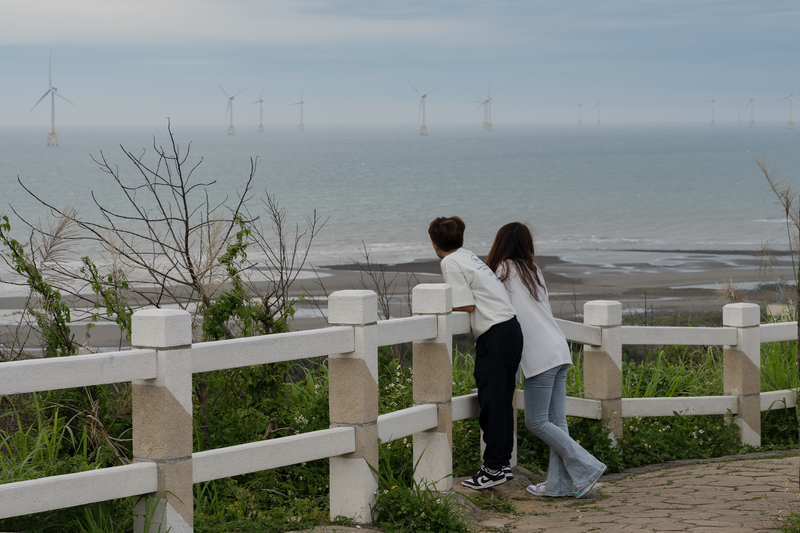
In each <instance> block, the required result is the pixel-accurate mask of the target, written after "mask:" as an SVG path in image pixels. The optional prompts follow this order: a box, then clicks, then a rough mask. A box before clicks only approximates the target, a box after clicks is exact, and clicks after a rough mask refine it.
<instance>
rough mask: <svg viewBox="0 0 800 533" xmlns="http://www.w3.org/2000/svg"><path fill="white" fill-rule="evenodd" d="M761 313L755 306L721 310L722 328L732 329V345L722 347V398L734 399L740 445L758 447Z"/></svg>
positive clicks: (741, 304)
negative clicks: (730, 397) (733, 340)
mask: <svg viewBox="0 0 800 533" xmlns="http://www.w3.org/2000/svg"><path fill="white" fill-rule="evenodd" d="M760 322H761V311H760V308H759V307H758V305H756V304H746V303H736V304H728V305H726V306H725V307H723V308H722V325H723V326H725V327H730V328H736V339H737V342H736V345H735V346H723V349H722V354H723V365H724V371H723V387H724V389H725V396H736V399H737V402H736V403H737V405H738V410H739V412H738V414H737V416H736V425H737V426H739V435H740V437H741V439H742V444H750V445H752V446H761V334H760V330H759V327H758V326H759V324H760Z"/></svg>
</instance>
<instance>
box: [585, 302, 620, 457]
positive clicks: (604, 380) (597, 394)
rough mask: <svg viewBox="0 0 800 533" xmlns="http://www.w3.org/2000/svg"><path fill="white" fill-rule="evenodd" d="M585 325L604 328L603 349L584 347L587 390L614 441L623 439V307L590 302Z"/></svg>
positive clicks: (602, 329)
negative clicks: (596, 401) (597, 402)
mask: <svg viewBox="0 0 800 533" xmlns="http://www.w3.org/2000/svg"><path fill="white" fill-rule="evenodd" d="M583 322H584V324H589V325H592V326H599V327H600V329H601V337H600V342H601V344H600V346H590V345H588V344H587V345H585V346H584V347H583V390H584V396H585V397H586V398H593V399H595V400H600V416H601V419H602V421H603V425H604V426H606V427H607V428H609V429H610V430H611V435H610V438H611V440H612V441H614V442H616V440H617V439H618V438H620V437H622V339H621V336H620V334H621V332H622V330H621V329H620V328H621V326H622V304H621V303H619V302H614V301H608V300H595V301H592V302H586V303H585V304H584V306H583Z"/></svg>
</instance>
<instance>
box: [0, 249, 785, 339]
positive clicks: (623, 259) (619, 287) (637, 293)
mask: <svg viewBox="0 0 800 533" xmlns="http://www.w3.org/2000/svg"><path fill="white" fill-rule="evenodd" d="M431 255H433V254H431ZM537 263H538V264H539V265H540V267H541V268H542V270H543V272H544V277H545V280H546V282H547V287H548V290H549V292H550V302H551V306H552V308H553V313H554V314H555V315H556V316H558V317H561V318H565V319H577V320H580V319H581V312H582V310H583V304H584V303H585V302H587V301H590V300H616V301H619V302H622V305H623V312H624V313H626V314H628V315H632V316H641V315H642V314H643V313H644V311H645V309H646V310H647V312H648V313H650V312H652V313H654V314H656V315H674V314H678V313H679V314H682V315H685V314H687V313H694V312H698V311H708V310H720V309H721V308H722V306H723V305H724V304H725V303H726V302H725V301H723V300H722V299H721V298H720V296H719V294H718V290H719V289H720V288H721V287H723V286H725V285H726V284H727V283H728V282H729V281H730V282H731V283H733V284H734V286H736V287H737V288H739V289H741V290H743V292H744V295H745V298H746V299H747V300H748V301H751V302H755V303H759V304H762V305H763V304H765V303H773V302H775V301H776V300H778V298H777V294H776V292H775V291H774V290H765V289H764V288H763V287H761V286H762V285H764V284H774V283H775V282H776V281H777V280H778V279H779V278H780V276H783V278H784V279H788V280H791V279H793V278H792V271H791V262H790V259H789V258H788V257H786V256H784V257H782V258H781V259H780V260H779V261H778V262H777V263H776V265H777V266H776V268H774V269H773V270H771V271H765V270H763V269H762V268H760V264H759V263H760V261H759V259H758V257H756V255H755V253H750V252H747V251H729V252H719V251H702V250H692V251H670V250H658V251H649V252H642V251H619V252H608V251H597V252H592V251H582V252H580V253H577V254H571V255H570V260H569V261H567V260H564V259H562V258H561V257H557V256H552V255H551V256H547V255H543V256H540V257H537ZM375 272H377V273H379V274H380V273H381V272H382V275H383V280H384V281H383V282H381V284H382V285H384V286H386V287H387V291H386V292H388V293H390V294H391V298H390V309H391V315H392V316H393V317H401V316H409V315H410V309H409V303H408V295H409V294H410V292H411V289H412V288H413V287H414V286H415V285H416V284H418V283H442V282H443V281H444V280H443V278H442V275H441V270H440V268H439V261H438V259H436V258H435V257H431V258H430V259H425V260H418V261H413V262H409V263H400V264H386V265H376V270H375ZM317 275H319V277H317ZM364 288H367V289H371V290H375V283H374V282H373V280H372V279H371V278H370V277H369V276H368V275H367V274H366V273H365V272H364V271H362V270H360V269H359V267H358V266H357V265H355V264H349V265H335V266H326V267H315V268H314V269H311V268H308V269H306V270H305V271H304V272H303V273H302V275H301V276H300V278H299V279H298V280H297V281H296V282H295V284H294V285H293V287H292V295H293V296H296V297H299V296H301V295H306V296H310V297H311V298H309V299H308V301H307V302H306V303H304V304H300V305H299V310H298V312H297V314H296V317H295V321H294V322H293V329H298V330H299V329H312V328H318V327H325V326H326V321H325V319H324V318H322V316H321V313H320V309H321V310H322V312H324V311H325V308H326V307H327V302H326V295H327V294H331V293H333V292H335V291H339V290H347V289H364ZM24 302H25V299H24V298H23V297H19V296H10V297H0V316H1V315H6V318H5V319H6V320H7V319H8V318H10V316H11V313H12V312H13V310H16V309H19V308H21V307H22V306H23V305H24ZM314 302H316V303H317V304H318V305H319V309H317V308H316V305H315V304H314ZM0 320H2V319H1V318H0ZM73 329H74V330H75V332H76V333H77V334H78V336H79V335H80V329H81V328H73ZM119 340H120V339H119V333H118V330H117V331H115V328H113V327H107V328H96V329H95V330H94V331H93V332H92V339H91V344H92V345H93V346H94V347H115V346H117V345H118V344H119Z"/></svg>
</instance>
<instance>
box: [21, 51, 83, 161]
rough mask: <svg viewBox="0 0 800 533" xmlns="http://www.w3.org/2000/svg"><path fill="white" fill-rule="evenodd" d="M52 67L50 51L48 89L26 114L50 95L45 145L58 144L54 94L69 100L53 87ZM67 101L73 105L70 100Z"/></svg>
mask: <svg viewBox="0 0 800 533" xmlns="http://www.w3.org/2000/svg"><path fill="white" fill-rule="evenodd" d="M52 67H53V53H52V52H51V53H50V62H49V63H48V66H47V85H48V87H49V89H47V92H45V93H44V95H43V96H42V97H41V98H39V101H38V102H36V103H35V104H33V107H32V108H31V110H30V111H28V114H29V115H30V114H31V113H32V112H33V110H34V109H36V106H37V105H39V103H40V102H41V101H42V100H44V99H45V97H46V96H47V95H48V94H49V95H50V133H48V134H47V146H58V135H56V96H58V97H59V98H61V99H63V100H66V101H67V102H69V100H67V98H66V97H64V96H62V95H61V93H59V92H58V89H56V88H55V87H53V76H52ZM69 103H70V104H72V105H75V104H73V103H72V102H69Z"/></svg>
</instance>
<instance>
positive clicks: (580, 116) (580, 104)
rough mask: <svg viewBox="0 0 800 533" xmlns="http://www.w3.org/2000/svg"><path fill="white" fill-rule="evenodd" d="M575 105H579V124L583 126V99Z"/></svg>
mask: <svg viewBox="0 0 800 533" xmlns="http://www.w3.org/2000/svg"><path fill="white" fill-rule="evenodd" d="M584 100H585V99H584ZM575 105H576V106H578V126H583V100H581V101H580V102H575Z"/></svg>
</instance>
